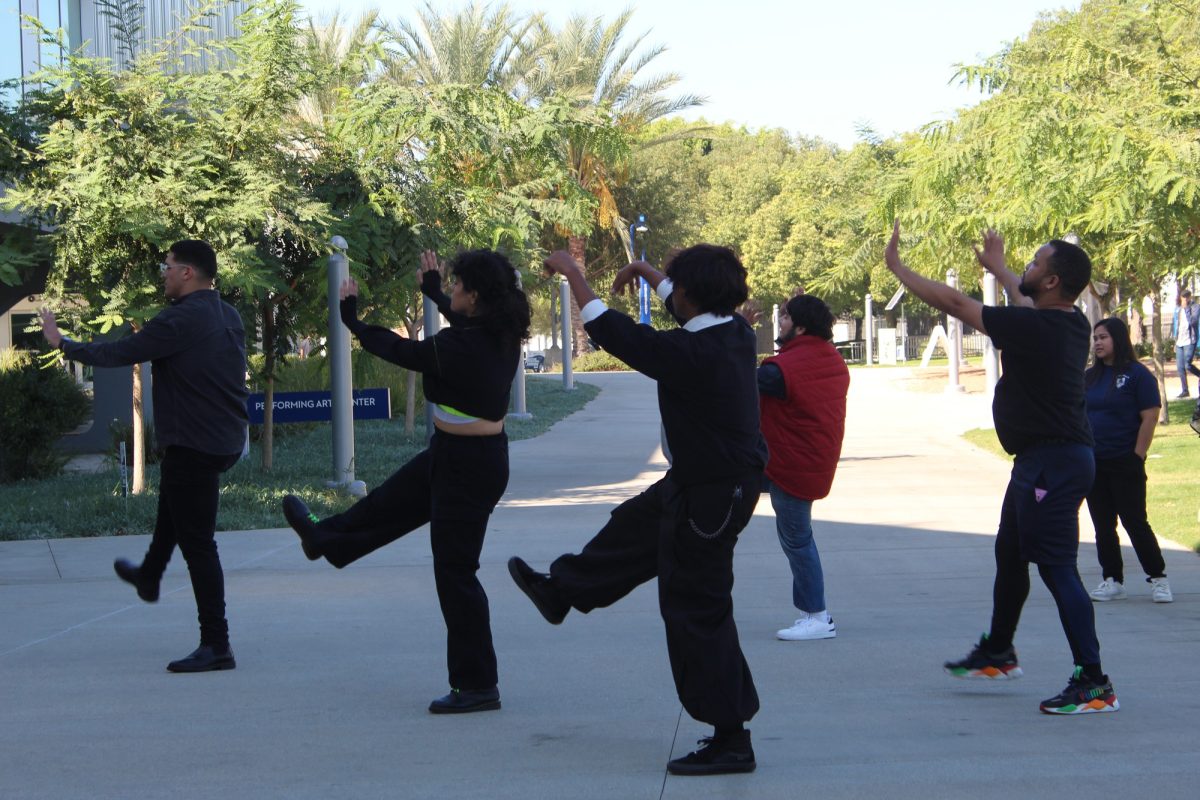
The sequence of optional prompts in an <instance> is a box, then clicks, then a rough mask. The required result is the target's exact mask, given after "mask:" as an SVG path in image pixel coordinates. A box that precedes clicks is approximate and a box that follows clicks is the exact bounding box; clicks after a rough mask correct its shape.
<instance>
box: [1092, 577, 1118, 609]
mask: <svg viewBox="0 0 1200 800" xmlns="http://www.w3.org/2000/svg"><path fill="white" fill-rule="evenodd" d="M1092 599H1093V600H1095V601H1096V602H1098V603H1107V602H1108V601H1109V600H1124V599H1125V585H1124V584H1122V583H1118V582H1117V581H1114V580H1113V579H1112V578H1105V579H1104V580H1102V581H1100V585H1099V586H1097V587H1096V588H1095V589H1093V590H1092Z"/></svg>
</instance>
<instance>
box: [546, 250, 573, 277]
mask: <svg viewBox="0 0 1200 800" xmlns="http://www.w3.org/2000/svg"><path fill="white" fill-rule="evenodd" d="M542 266H543V267H545V268H546V272H547V273H549V274H551V275H555V274H557V275H569V274H570V273H572V272H579V263H578V262H577V261H575V259H574V258H573V257H572V256H571V254H570V253H568V252H567V251H566V250H555V251H554V252H553V253H551V254H550V255H548V256H546V260H545V261H543V262H542Z"/></svg>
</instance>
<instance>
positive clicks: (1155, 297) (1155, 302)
mask: <svg viewBox="0 0 1200 800" xmlns="http://www.w3.org/2000/svg"><path fill="white" fill-rule="evenodd" d="M1150 307H1151V308H1152V309H1153V311H1152V312H1151V313H1152V314H1153V318H1152V319H1151V320H1150V341H1151V342H1152V343H1153V345H1152V347H1151V350H1152V352H1153V353H1154V375H1155V377H1157V378H1158V395H1159V397H1161V398H1163V403H1162V408H1161V409H1160V410H1159V412H1158V423H1159V424H1160V425H1166V424H1168V423H1169V422H1170V421H1171V414H1170V411H1169V410H1168V409H1167V369H1166V365H1165V364H1164V362H1163V340H1162V286H1161V284H1160V283H1155V285H1154V288H1153V289H1152V290H1151V295H1150Z"/></svg>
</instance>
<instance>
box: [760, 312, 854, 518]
mask: <svg viewBox="0 0 1200 800" xmlns="http://www.w3.org/2000/svg"><path fill="white" fill-rule="evenodd" d="M764 363H767V364H775V365H776V366H777V367H779V369H780V371H781V372H782V373H783V380H784V383H785V385H786V386H787V397H786V399H780V398H778V397H768V396H766V395H763V396H762V397H760V398H759V405H760V411H761V412H762V432H763V437H764V438H765V439H766V440H767V449H768V450H769V451H770V459H769V460H768V461H767V470H766V472H767V477H768V478H770V479H771V481H772V482H773V483H775V484H777V485H778V486H779V487H780V488H781V489H783V490H784V491H785V492H787V493H788V494H790V495H792V496H793V497H799V498H800V499H802V500H819V499H821V498H822V497H825V496H826V495H827V494H829V488H830V487H831V486H833V474H834V472H836V471H837V463H838V458H839V457H840V456H841V454H842V436H843V435H844V434H845V431H846V392H847V391H849V389H850V370H848V369H847V368H846V362H845V360H844V359H843V358H842V356H841V355H840V354H839V353H838V351H837V350H836V349H835V348H834V346H833V345H832V344H830V343H829V342H827V341H825V340H824V339H819V338H817V337H816V336H805V335H803V334H801V335H799V336H796V337H795V338H793V339H792V340H791V341H789V342H788V343H787V344H785V345H784V346H783V347H782V348H780V350H779V354H778V355H776V356H774V357H772V358H768V359H766V361H765V362H764Z"/></svg>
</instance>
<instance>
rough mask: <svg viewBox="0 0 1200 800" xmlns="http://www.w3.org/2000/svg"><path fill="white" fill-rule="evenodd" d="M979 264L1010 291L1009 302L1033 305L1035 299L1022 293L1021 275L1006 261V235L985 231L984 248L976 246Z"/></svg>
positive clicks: (1019, 304) (989, 230) (990, 230)
mask: <svg viewBox="0 0 1200 800" xmlns="http://www.w3.org/2000/svg"><path fill="white" fill-rule="evenodd" d="M975 257H976V258H977V259H979V264H980V266H982V267H983V268H984V269H986V270H987V271H988V272H990V273H992V274H993V275H995V276H996V280H998V281H999V282H1000V286H1001V287H1003V289H1004V291H1006V292H1008V302H1009V303H1011V304H1012V305H1016V306H1030V307H1032V306H1033V299H1032V298H1029V297H1026V296H1025V295H1023V294H1021V276H1020V275H1018V274H1016V273H1015V272H1013V271H1012V270H1010V269H1009V268H1008V266H1007V265H1006V264H1005V261H1004V237H1003V236H1001V235H1000V234H999V233H997V232H996V231H995V230H993V229H991V228H988V229H987V230H986V231H984V232H983V249H982V250H980V249H979V248H978V247H976V248H975Z"/></svg>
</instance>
